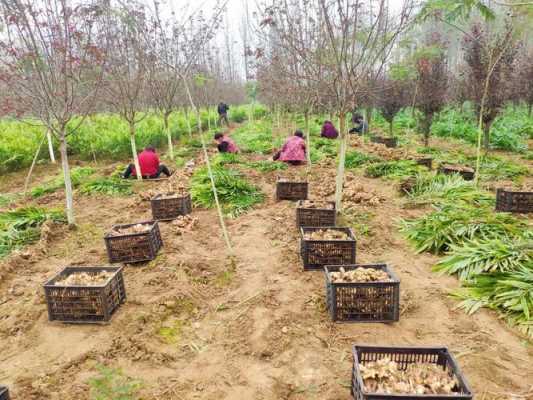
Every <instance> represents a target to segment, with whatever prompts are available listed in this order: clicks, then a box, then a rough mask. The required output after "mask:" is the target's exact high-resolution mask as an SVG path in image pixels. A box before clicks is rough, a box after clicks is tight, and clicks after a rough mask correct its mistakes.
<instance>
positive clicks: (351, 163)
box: [345, 151, 381, 169]
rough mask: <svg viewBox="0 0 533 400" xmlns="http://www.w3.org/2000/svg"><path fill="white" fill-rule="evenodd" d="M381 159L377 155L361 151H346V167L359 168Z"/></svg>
mask: <svg viewBox="0 0 533 400" xmlns="http://www.w3.org/2000/svg"><path fill="white" fill-rule="evenodd" d="M380 161H381V159H380V158H379V157H376V156H372V155H369V154H364V153H361V152H359V151H349V152H347V153H346V161H345V167H346V168H350V169H351V168H358V167H360V166H362V165H365V164H369V163H375V162H380Z"/></svg>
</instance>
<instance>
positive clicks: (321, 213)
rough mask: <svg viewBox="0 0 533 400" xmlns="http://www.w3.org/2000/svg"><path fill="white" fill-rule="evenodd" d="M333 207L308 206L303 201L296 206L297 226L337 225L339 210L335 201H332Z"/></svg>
mask: <svg viewBox="0 0 533 400" xmlns="http://www.w3.org/2000/svg"><path fill="white" fill-rule="evenodd" d="M330 204H331V205H332V208H306V207H304V205H303V201H302V200H301V201H300V202H298V206H297V207H296V226H297V227H302V226H335V224H336V222H337V210H336V209H335V202H333V201H332V202H330Z"/></svg>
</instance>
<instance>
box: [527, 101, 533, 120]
mask: <svg viewBox="0 0 533 400" xmlns="http://www.w3.org/2000/svg"><path fill="white" fill-rule="evenodd" d="M532 111H533V103H528V105H527V116H528V117H530V118H531V112H532Z"/></svg>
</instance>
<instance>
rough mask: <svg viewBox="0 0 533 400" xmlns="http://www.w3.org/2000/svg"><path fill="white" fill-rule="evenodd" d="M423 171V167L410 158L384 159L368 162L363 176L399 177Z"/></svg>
mask: <svg viewBox="0 0 533 400" xmlns="http://www.w3.org/2000/svg"><path fill="white" fill-rule="evenodd" d="M421 171H424V167H421V166H419V165H417V164H416V162H415V161H411V160H400V161H384V162H378V163H373V164H370V165H369V166H367V167H366V169H365V176H367V177H369V178H381V177H385V178H389V179H400V178H406V177H410V176H414V175H417V174H418V173H419V172H421Z"/></svg>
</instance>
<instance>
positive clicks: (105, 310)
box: [44, 266, 126, 323]
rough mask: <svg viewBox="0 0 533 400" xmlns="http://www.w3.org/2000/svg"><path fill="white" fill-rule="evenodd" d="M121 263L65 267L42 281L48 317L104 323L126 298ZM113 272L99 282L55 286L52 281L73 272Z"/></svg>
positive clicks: (76, 321) (67, 320)
mask: <svg viewBox="0 0 533 400" xmlns="http://www.w3.org/2000/svg"><path fill="white" fill-rule="evenodd" d="M122 268H123V267H112V266H105V267H66V268H65V269H63V270H62V271H61V272H59V273H58V274H57V275H55V276H54V277H53V278H52V279H50V280H49V281H48V282H46V283H45V284H44V292H45V296H46V303H47V305H48V319H49V320H50V321H61V322H68V323H105V322H108V321H109V320H110V319H111V316H112V315H113V313H114V312H115V311H116V310H117V309H118V307H119V306H120V305H121V304H122V303H124V301H126V289H125V287H124V278H123V276H122ZM102 271H108V272H113V276H112V277H111V278H110V279H109V280H108V281H107V282H105V283H104V284H102V285H99V286H89V285H86V286H76V285H69V286H57V285H55V283H56V282H57V281H58V280H59V279H60V278H64V277H66V276H69V275H70V274H72V273H76V272H78V273H79V272H87V273H95V274H96V273H98V272H102Z"/></svg>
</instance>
